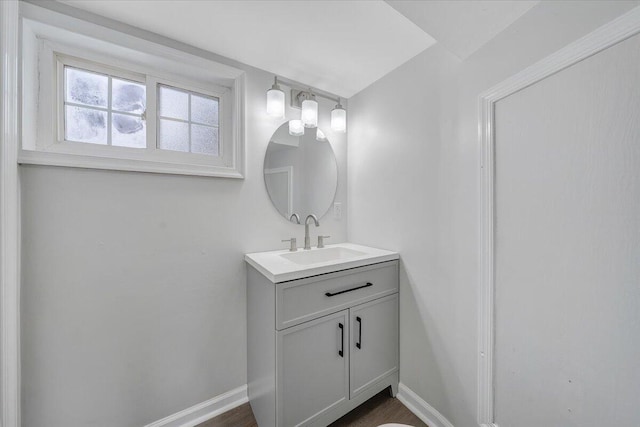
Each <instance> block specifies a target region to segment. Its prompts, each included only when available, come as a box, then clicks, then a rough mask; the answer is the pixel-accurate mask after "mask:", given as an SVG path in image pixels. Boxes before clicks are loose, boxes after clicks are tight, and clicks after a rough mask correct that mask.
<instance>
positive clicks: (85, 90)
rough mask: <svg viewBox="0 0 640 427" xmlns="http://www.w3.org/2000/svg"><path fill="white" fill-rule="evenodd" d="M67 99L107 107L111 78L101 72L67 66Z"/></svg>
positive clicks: (77, 102)
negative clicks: (96, 72)
mask: <svg viewBox="0 0 640 427" xmlns="http://www.w3.org/2000/svg"><path fill="white" fill-rule="evenodd" d="M64 70H65V88H66V90H65V100H66V101H67V102H74V103H76V104H84V105H94V106H97V107H105V108H106V107H107V102H108V91H109V78H108V77H107V76H103V75H101V74H95V73H91V72H89V71H84V70H78V69H76V68H70V67H65V69H64Z"/></svg>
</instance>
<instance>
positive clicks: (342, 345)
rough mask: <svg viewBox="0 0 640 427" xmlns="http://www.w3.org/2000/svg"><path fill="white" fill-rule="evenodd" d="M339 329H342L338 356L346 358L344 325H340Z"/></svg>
mask: <svg viewBox="0 0 640 427" xmlns="http://www.w3.org/2000/svg"><path fill="white" fill-rule="evenodd" d="M338 328H340V350H338V356H340V357H344V325H343V324H342V323H338Z"/></svg>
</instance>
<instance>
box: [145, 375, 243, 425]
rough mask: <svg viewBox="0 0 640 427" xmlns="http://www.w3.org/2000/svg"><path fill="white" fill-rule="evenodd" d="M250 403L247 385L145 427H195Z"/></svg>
mask: <svg viewBox="0 0 640 427" xmlns="http://www.w3.org/2000/svg"><path fill="white" fill-rule="evenodd" d="M248 401H249V398H248V397H247V385H246V384H245V385H243V386H240V387H238V388H235V389H233V390H230V391H228V392H226V393H223V394H221V395H218V396H216V397H214V398H213V399H209V400H207V401H204V402H202V403H198V404H197V405H193V406H192V407H190V408H187V409H184V410H182V411H180V412H176V413H175V414H172V415H169V416H168V417H164V418H163V419H161V420H158V421H154V422H152V423H151V424H147V425H146V426H145V427H194V426H197V425H198V424H200V423H203V422H205V421H207V420H210V419H211V418H213V417H216V416H218V415H220V414H222V413H224V412H227V411H229V410H230V409H233V408H235V407H237V406H240V405H242V404H243V403H247V402H248Z"/></svg>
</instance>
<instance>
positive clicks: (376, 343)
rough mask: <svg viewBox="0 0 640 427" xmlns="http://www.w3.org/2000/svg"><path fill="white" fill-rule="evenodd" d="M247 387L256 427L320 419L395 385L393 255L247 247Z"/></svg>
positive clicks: (333, 248)
mask: <svg viewBox="0 0 640 427" xmlns="http://www.w3.org/2000/svg"><path fill="white" fill-rule="evenodd" d="M245 260H246V261H247V318H248V320H247V347H248V359H247V363H248V368H247V375H248V381H247V382H248V394H249V401H250V403H251V408H252V410H253V413H254V415H255V418H256V420H257V422H258V425H259V426H260V427H274V426H278V427H291V426H326V425H328V424H329V423H331V422H333V421H335V420H336V419H338V418H340V417H341V416H343V415H344V414H346V413H347V412H349V411H350V410H352V409H354V408H355V407H356V406H358V405H360V404H361V403H363V402H364V401H366V400H368V399H369V398H371V397H372V396H374V395H375V394H377V393H379V392H380V391H382V390H384V389H385V388H388V387H391V393H392V394H393V395H395V393H396V391H397V387H398V364H399V360H398V254H397V253H394V252H389V251H384V250H380V249H374V248H369V247H365V246H360V245H354V244H340V245H330V246H327V247H326V248H323V249H317V248H314V249H311V250H310V251H298V252H289V251H274V252H262V253H257V254H248V255H246V256H245Z"/></svg>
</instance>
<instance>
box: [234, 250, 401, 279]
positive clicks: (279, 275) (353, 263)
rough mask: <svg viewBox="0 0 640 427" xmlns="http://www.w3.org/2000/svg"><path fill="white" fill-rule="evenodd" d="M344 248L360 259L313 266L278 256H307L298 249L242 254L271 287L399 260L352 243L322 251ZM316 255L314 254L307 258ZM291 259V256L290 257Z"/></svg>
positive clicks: (328, 262) (325, 262) (393, 256)
mask: <svg viewBox="0 0 640 427" xmlns="http://www.w3.org/2000/svg"><path fill="white" fill-rule="evenodd" d="M330 248H345V249H348V250H352V251H358V252H362V255H360V254H358V255H354V256H350V257H349V258H346V259H334V260H330V261H322V262H314V263H310V264H306V265H302V264H298V263H296V262H293V261H290V260H288V259H286V257H283V256H282V255H287V254H296V253H299V252H302V251H304V252H309V251H305V250H304V249H298V251H297V252H290V251H288V250H286V249H285V250H278V251H269V252H256V253H252V254H246V255H245V256H244V260H245V261H246V262H247V263H249V264H250V265H251V266H252V267H254V268H255V269H256V270H258V271H259V272H260V273H262V274H263V275H264V276H265V277H266V278H268V279H269V280H271V281H272V282H274V283H278V282H286V281H288V280H296V279H302V278H304V277H309V276H316V275H318V274H325V273H331V272H334V271H340V270H346V269H348V268H355V267H362V266H363V265H369V264H375V263H378V262H384V261H391V260H394V259H398V258H400V255H399V254H398V253H397V252H392V251H387V250H384V249H377V248H371V247H368V246H362V245H356V244H353V243H338V244H335V245H326V246H325V249H330ZM325 249H318V248H312V249H311V251H324V250H325ZM310 255H317V254H310ZM294 256H295V255H294Z"/></svg>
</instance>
